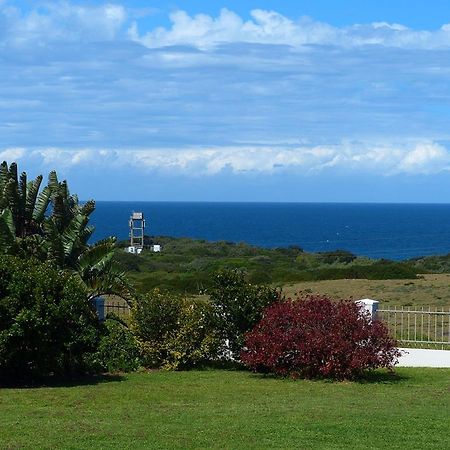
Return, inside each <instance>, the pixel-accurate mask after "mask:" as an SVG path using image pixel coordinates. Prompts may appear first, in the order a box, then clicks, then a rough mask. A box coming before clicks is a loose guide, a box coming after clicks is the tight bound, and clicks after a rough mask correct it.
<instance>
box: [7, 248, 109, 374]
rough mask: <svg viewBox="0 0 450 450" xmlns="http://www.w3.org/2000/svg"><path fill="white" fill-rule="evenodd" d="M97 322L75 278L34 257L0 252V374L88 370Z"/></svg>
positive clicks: (96, 331)
mask: <svg viewBox="0 0 450 450" xmlns="http://www.w3.org/2000/svg"><path fill="white" fill-rule="evenodd" d="M99 338H100V324H99V321H98V318H97V315H96V312H95V311H94V310H93V308H92V306H91V304H90V303H89V302H88V301H87V300H86V292H85V291H84V289H83V288H82V287H81V286H80V284H79V282H78V280H77V279H76V278H75V277H74V276H72V275H70V274H68V273H66V272H63V271H59V270H55V269H54V268H52V267H51V266H50V265H48V264H45V263H40V262H38V261H37V260H33V259H26V260H22V259H19V258H16V257H12V256H0V377H1V378H3V379H6V380H20V379H34V378H39V377H43V376H48V375H60V376H63V375H68V374H78V373H84V372H88V371H90V370H91V369H92V368H91V367H90V366H89V364H88V361H89V360H90V358H91V356H92V354H93V353H94V352H95V351H96V349H97V345H98V342H99Z"/></svg>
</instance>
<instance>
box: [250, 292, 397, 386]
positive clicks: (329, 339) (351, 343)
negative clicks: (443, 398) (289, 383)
mask: <svg viewBox="0 0 450 450" xmlns="http://www.w3.org/2000/svg"><path fill="white" fill-rule="evenodd" d="M399 356H400V353H399V351H398V350H397V348H396V341H395V340H394V339H392V338H391V337H390V336H389V332H388V330H387V328H386V326H385V325H384V324H383V323H382V322H380V321H377V320H375V321H372V320H371V319H370V317H369V316H368V315H367V314H365V313H364V312H362V310H361V309H360V307H359V306H358V305H356V304H355V303H354V302H351V301H332V300H330V299H328V298H325V297H318V296H309V297H306V298H304V299H297V300H291V299H288V300H287V301H284V302H278V303H275V304H273V305H271V306H269V307H268V308H267V309H266V310H265V311H264V316H263V318H262V320H261V321H260V322H259V323H258V324H257V325H256V326H255V328H254V329H253V330H252V331H251V332H249V333H247V335H246V341H245V347H244V349H243V350H242V352H241V361H242V362H243V363H244V364H245V365H246V366H248V367H249V368H250V369H252V370H253V371H256V372H263V373H274V374H277V375H281V376H287V375H290V376H292V377H294V378H296V377H304V378H322V377H324V378H336V379H340V380H342V379H353V378H357V377H359V376H361V375H362V374H363V373H364V372H365V371H367V370H371V369H376V368H379V367H385V368H388V369H392V367H393V366H394V364H395V363H396V362H397V358H398V357H399Z"/></svg>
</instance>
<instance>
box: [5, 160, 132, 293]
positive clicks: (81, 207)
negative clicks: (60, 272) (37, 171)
mask: <svg viewBox="0 0 450 450" xmlns="http://www.w3.org/2000/svg"><path fill="white" fill-rule="evenodd" d="M42 180H43V177H42V175H39V176H38V177H37V178H36V179H34V180H32V181H27V175H26V173H25V172H23V173H22V174H21V175H20V177H19V176H18V171H17V164H16V163H12V164H11V165H10V166H9V167H8V164H7V163H6V162H3V163H2V164H1V165H0V253H4V254H12V255H18V256H23V257H30V256H33V257H35V258H37V259H39V260H42V261H48V262H50V263H51V264H52V265H53V266H54V267H56V268H58V269H68V270H71V271H74V272H75V273H76V274H77V276H78V278H79V280H80V281H81V282H82V283H83V284H84V286H85V288H86V289H87V292H88V298H89V299H92V298H95V297H97V296H99V295H102V294H116V295H119V296H121V297H123V298H124V299H125V300H127V301H130V300H131V296H132V292H131V288H130V286H129V284H128V282H127V280H126V278H125V274H124V273H123V272H122V271H121V270H119V268H118V267H117V265H116V263H115V262H114V261H113V256H114V251H115V238H113V237H111V238H108V239H105V240H102V241H100V242H97V243H96V244H94V245H90V244H89V240H90V238H91V237H92V233H93V232H94V227H92V226H90V225H89V218H90V215H91V214H92V212H93V211H94V210H95V202H94V201H93V200H89V201H87V202H86V203H84V204H80V202H79V200H78V197H77V196H76V195H72V194H70V192H69V188H68V185H67V182H66V181H65V180H64V181H62V182H60V181H59V180H58V177H57V174H56V172H55V171H52V172H50V174H49V177H48V184H47V185H46V186H45V187H44V188H43V189H42V190H41V189H40V188H41V184H42Z"/></svg>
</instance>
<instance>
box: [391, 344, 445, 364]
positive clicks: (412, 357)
mask: <svg viewBox="0 0 450 450" xmlns="http://www.w3.org/2000/svg"><path fill="white" fill-rule="evenodd" d="M399 350H401V351H402V356H401V357H400V358H399V359H398V364H397V367H445V368H450V350H428V349H427V350H425V349H419V348H399Z"/></svg>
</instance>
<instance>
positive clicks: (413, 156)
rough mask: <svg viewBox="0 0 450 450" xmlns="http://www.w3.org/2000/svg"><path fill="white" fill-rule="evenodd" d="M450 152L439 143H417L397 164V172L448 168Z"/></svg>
mask: <svg viewBox="0 0 450 450" xmlns="http://www.w3.org/2000/svg"><path fill="white" fill-rule="evenodd" d="M449 165H450V153H449V152H448V151H447V149H446V148H445V147H443V146H442V145H439V144H433V143H427V144H421V145H417V147H416V148H414V149H413V150H411V151H409V152H408V153H407V154H406V155H405V156H404V157H403V158H402V160H401V161H400V163H399V165H398V171H399V172H406V173H417V172H418V173H426V174H429V173H437V172H441V171H442V170H448V167H449Z"/></svg>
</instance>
